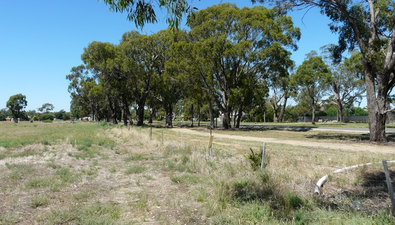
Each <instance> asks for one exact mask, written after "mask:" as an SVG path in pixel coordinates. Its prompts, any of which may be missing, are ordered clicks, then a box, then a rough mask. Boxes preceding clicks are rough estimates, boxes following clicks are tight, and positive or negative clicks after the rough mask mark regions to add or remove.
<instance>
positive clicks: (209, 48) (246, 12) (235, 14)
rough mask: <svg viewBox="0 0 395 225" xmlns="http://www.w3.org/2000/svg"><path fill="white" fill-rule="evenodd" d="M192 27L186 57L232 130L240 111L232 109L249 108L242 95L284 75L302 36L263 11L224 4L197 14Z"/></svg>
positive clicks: (275, 14) (275, 13) (287, 19)
mask: <svg viewBox="0 0 395 225" xmlns="http://www.w3.org/2000/svg"><path fill="white" fill-rule="evenodd" d="M188 23H189V26H190V28H191V31H190V35H191V36H192V38H193V40H194V41H193V42H192V43H190V44H189V47H185V49H186V51H184V52H185V53H184V54H185V55H186V57H188V58H189V59H190V61H191V63H190V69H191V71H192V72H193V73H192V74H194V76H197V77H199V80H200V82H199V84H201V85H202V86H203V88H204V89H205V90H206V91H207V92H208V94H209V95H210V96H212V100H213V101H214V103H215V104H216V105H217V106H218V108H219V110H220V111H221V112H222V113H223V115H224V116H223V126H224V128H225V129H228V128H229V127H230V126H231V125H230V122H231V113H232V111H233V110H236V109H238V106H236V105H234V104H232V103H234V102H243V101H245V102H244V103H242V104H241V105H240V106H245V104H248V101H249V99H248V98H249V97H246V98H244V99H243V98H241V97H240V96H241V94H240V93H239V92H240V91H241V90H243V88H244V90H246V89H245V88H248V89H249V90H254V89H255V88H257V87H258V86H259V84H261V83H262V82H264V79H266V78H267V77H268V76H269V74H270V73H273V72H274V71H279V70H286V69H287V68H286V65H289V64H290V63H289V62H290V61H291V60H290V53H289V52H288V51H287V50H286V49H285V48H290V49H296V48H297V47H296V41H297V40H298V39H299V37H300V31H299V29H298V28H294V27H293V23H292V20H291V18H290V17H286V16H284V15H283V14H281V13H279V12H278V11H274V10H270V9H267V8H265V7H262V6H256V7H253V8H243V9H239V8H237V7H236V6H235V5H234V4H220V5H216V6H212V7H209V8H207V9H204V10H201V11H199V12H197V13H196V14H195V15H194V16H191V17H189V19H188ZM187 45H188V44H187ZM232 99H233V100H232ZM240 106H239V107H240Z"/></svg>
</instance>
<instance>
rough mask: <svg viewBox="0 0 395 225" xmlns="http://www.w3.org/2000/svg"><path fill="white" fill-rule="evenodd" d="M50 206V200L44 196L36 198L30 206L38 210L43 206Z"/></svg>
mask: <svg viewBox="0 0 395 225" xmlns="http://www.w3.org/2000/svg"><path fill="white" fill-rule="evenodd" d="M48 204H49V200H48V198H46V197H44V196H34V197H33V199H32V200H31V202H30V206H31V207H32V208H38V207H41V206H46V205H48Z"/></svg>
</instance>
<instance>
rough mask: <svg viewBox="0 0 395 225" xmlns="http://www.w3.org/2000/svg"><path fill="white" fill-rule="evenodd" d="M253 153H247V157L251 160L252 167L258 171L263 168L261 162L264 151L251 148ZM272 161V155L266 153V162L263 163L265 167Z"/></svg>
mask: <svg viewBox="0 0 395 225" xmlns="http://www.w3.org/2000/svg"><path fill="white" fill-rule="evenodd" d="M250 151H251V153H250V154H248V155H247V159H248V161H249V162H250V165H251V168H252V169H253V170H254V171H256V170H258V169H260V168H261V162H262V151H260V152H259V153H255V152H254V150H252V149H251V148H250ZM269 162H270V156H269V155H268V154H265V162H264V164H263V167H266V166H267V165H268V164H269Z"/></svg>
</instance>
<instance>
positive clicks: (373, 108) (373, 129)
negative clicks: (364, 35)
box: [364, 63, 387, 142]
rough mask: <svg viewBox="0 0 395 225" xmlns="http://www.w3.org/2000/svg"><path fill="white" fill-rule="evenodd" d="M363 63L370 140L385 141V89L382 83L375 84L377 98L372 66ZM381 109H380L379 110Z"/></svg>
mask: <svg viewBox="0 0 395 225" xmlns="http://www.w3.org/2000/svg"><path fill="white" fill-rule="evenodd" d="M364 64H365V79H366V98H367V103H368V117H369V131H370V140H371V141H377V142H387V138H386V135H385V122H386V114H385V113H383V112H384V111H385V106H386V101H387V98H386V97H387V96H386V94H387V90H385V88H384V87H383V85H382V84H380V83H379V84H378V85H377V89H378V91H377V98H376V91H375V82H374V76H373V73H372V71H373V68H372V66H370V65H367V63H364ZM380 109H381V110H380Z"/></svg>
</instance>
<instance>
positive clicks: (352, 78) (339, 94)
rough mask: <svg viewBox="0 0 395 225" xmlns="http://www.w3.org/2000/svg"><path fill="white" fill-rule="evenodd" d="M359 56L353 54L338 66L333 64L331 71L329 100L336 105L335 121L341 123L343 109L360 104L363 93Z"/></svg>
mask: <svg viewBox="0 0 395 225" xmlns="http://www.w3.org/2000/svg"><path fill="white" fill-rule="evenodd" d="M361 64H362V63H361V55H360V54H359V53H355V54H353V55H352V56H351V57H350V58H348V59H345V60H344V61H343V62H341V63H340V64H334V65H333V66H332V67H331V70H332V83H331V85H330V90H331V92H332V96H331V98H330V100H332V102H333V103H335V104H336V105H337V121H338V122H343V109H344V108H345V106H347V105H354V103H356V102H359V103H360V102H361V100H362V94H363V93H364V92H365V81H364V79H363V75H362V74H363V69H362V68H361V67H362V65H361Z"/></svg>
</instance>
